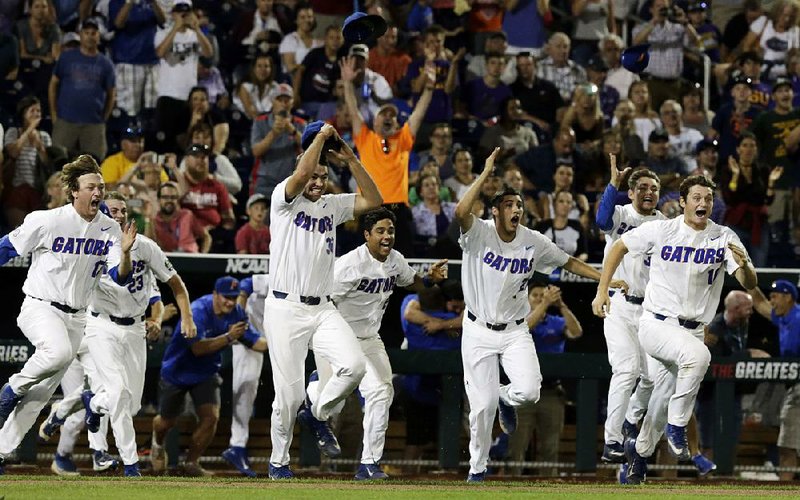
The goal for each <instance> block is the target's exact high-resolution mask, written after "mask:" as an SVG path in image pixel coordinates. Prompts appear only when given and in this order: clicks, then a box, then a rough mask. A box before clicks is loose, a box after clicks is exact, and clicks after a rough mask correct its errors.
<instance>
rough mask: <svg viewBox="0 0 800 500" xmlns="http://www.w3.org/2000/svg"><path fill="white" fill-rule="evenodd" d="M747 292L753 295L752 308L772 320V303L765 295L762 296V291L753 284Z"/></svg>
mask: <svg viewBox="0 0 800 500" xmlns="http://www.w3.org/2000/svg"><path fill="white" fill-rule="evenodd" d="M747 293H749V294H750V296H752V297H753V309H755V310H756V312H757V313H758V314H760V315H762V316H764V317H765V318H767V319H768V320H772V304H770V303H769V300H768V299H767V297H765V296H764V292H762V291H761V289H760V288H759V287H757V286H755V287H753V288H751V289H749V290H747Z"/></svg>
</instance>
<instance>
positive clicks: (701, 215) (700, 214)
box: [694, 207, 708, 220]
mask: <svg viewBox="0 0 800 500" xmlns="http://www.w3.org/2000/svg"><path fill="white" fill-rule="evenodd" d="M694 215H695V217H697V218H698V219H700V220H705V219H706V217H707V216H708V210H706V209H705V208H700V207H697V210H695V211H694Z"/></svg>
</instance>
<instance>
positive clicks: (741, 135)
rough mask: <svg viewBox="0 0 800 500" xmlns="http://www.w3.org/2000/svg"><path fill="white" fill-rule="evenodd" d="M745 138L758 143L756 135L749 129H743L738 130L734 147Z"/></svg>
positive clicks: (739, 144)
mask: <svg viewBox="0 0 800 500" xmlns="http://www.w3.org/2000/svg"><path fill="white" fill-rule="evenodd" d="M745 139H752V140H753V141H755V143H756V144H758V139H756V135H755V134H754V133H752V132H750V131H749V130H745V131H744V132H739V140H737V141H736V147H739V146H741V145H742V142H744V140H745Z"/></svg>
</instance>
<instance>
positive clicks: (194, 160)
mask: <svg viewBox="0 0 800 500" xmlns="http://www.w3.org/2000/svg"><path fill="white" fill-rule="evenodd" d="M210 151H211V148H209V147H208V146H205V145H203V144H192V145H191V146H189V149H188V150H187V152H186V157H185V160H186V182H187V184H188V186H189V190H188V192H187V193H186V194H185V195H183V198H182V199H181V206H182V207H183V208H187V209H189V210H191V211H192V213H193V214H194V216H195V217H196V218H197V219H198V220H199V221H200V222H201V223H203V224H204V225H205V226H206V227H212V228H215V227H217V226H220V225H222V227H223V228H225V229H233V227H234V222H235V221H234V218H233V206H232V204H231V200H230V198H229V197H228V190H227V189H226V188H225V186H224V185H223V184H222V183H221V182H219V181H218V180H216V179H213V178H212V177H211V176H210V175H209V172H208V155H209V153H210Z"/></svg>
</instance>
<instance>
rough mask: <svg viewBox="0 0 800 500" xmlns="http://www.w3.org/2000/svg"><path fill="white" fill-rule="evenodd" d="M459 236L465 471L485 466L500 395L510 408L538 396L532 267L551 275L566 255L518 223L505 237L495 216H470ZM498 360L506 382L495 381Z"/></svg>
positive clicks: (539, 386)
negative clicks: (490, 218) (531, 321)
mask: <svg viewBox="0 0 800 500" xmlns="http://www.w3.org/2000/svg"><path fill="white" fill-rule="evenodd" d="M472 221H473V223H472V227H470V229H469V231H467V232H465V233H462V234H461V237H460V238H459V243H460V244H461V248H462V249H463V250H464V255H463V263H462V265H461V281H462V284H463V287H464V302H465V304H466V309H467V310H466V311H465V314H466V319H465V321H464V326H463V336H462V341H461V359H462V361H463V363H464V386H465V389H466V393H467V397H468V398H469V405H470V412H469V427H470V441H469V453H470V461H469V464H470V470H469V472H470V474H479V473H481V472H484V471H485V470H486V463H487V461H488V458H489V447H490V446H491V441H492V425H493V424H494V416H495V414H496V413H497V401H498V396H499V397H500V398H502V399H503V402H504V403H506V404H508V405H511V406H521V405H524V404H532V403H535V402H536V401H538V400H539V390H540V388H541V384H542V374H541V370H540V368H539V360H538V359H537V357H536V347H535V346H534V344H533V337H532V336H531V334H530V332H529V331H528V325H527V323H526V321H525V319H526V318H527V316H528V314H529V313H530V304H529V303H528V281H529V280H530V279H531V278H532V276H533V273H534V271H536V272H540V273H545V274H549V273H550V272H551V271H552V270H553V269H554V268H556V267H559V266H563V265H564V264H565V263H566V262H567V261H568V260H569V255H567V254H566V253H565V252H564V251H563V250H561V249H559V248H558V247H557V246H556V245H555V244H554V243H553V242H552V241H550V240H549V239H547V238H546V237H544V236H542V234H541V233H539V232H537V231H533V230H531V229H528V228H526V227H523V226H519V227H518V228H517V234H516V236H515V238H514V240H513V241H511V242H508V243H507V242H504V241H503V240H501V239H500V236H499V235H498V234H497V229H496V227H495V224H494V221H485V220H481V219H478V218H476V217H473V219H472ZM498 359H499V361H500V362H501V363H502V364H503V369H504V370H505V372H506V375H508V378H509V380H510V381H511V383H510V384H508V385H505V386H502V387H501V386H500V370H499V368H498V365H497V362H498Z"/></svg>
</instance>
